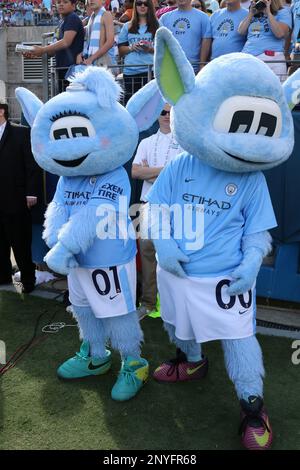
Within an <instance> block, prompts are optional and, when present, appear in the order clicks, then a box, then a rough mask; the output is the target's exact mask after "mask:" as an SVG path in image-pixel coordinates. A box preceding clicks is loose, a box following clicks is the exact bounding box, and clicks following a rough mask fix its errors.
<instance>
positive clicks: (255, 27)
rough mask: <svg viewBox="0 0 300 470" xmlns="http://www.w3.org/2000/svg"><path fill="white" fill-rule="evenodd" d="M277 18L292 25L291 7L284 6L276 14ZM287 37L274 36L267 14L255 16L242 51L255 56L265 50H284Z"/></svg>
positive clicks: (289, 25)
mask: <svg viewBox="0 0 300 470" xmlns="http://www.w3.org/2000/svg"><path fill="white" fill-rule="evenodd" d="M274 17H275V20H276V21H279V22H280V23H285V24H287V25H288V27H289V28H291V27H292V15H291V12H290V10H289V9H287V8H282V9H281V10H278V12H277V14H276V15H274ZM284 43H285V38H282V39H279V38H276V36H274V34H273V32H272V30H271V28H270V25H269V20H268V17H267V16H266V15H263V16H261V17H259V18H256V17H253V18H252V20H251V23H250V25H249V28H248V36H247V41H246V44H245V46H244V48H243V50H242V52H246V53H247V54H252V55H254V56H257V55H260V54H264V52H265V51H273V52H284Z"/></svg>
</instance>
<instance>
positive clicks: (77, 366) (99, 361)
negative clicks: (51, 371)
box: [57, 341, 111, 380]
mask: <svg viewBox="0 0 300 470" xmlns="http://www.w3.org/2000/svg"><path fill="white" fill-rule="evenodd" d="M89 354H90V344H89V342H88V341H84V342H83V343H82V345H81V348H80V352H77V353H76V356H74V357H71V358H70V359H68V360H67V361H66V362H64V363H63V364H62V365H61V366H60V367H59V368H58V369H57V375H58V377H59V378H60V379H66V380H72V379H80V378H82V377H89V376H91V375H102V374H105V373H106V372H107V371H108V370H109V369H110V368H111V352H110V351H109V350H108V349H106V357H104V358H103V357H91V356H90V355H89Z"/></svg>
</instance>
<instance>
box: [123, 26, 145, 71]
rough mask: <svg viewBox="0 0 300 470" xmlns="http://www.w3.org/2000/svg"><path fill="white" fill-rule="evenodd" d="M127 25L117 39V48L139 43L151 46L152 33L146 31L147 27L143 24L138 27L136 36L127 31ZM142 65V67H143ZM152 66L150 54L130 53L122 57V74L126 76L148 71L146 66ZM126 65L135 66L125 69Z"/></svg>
mask: <svg viewBox="0 0 300 470" xmlns="http://www.w3.org/2000/svg"><path fill="white" fill-rule="evenodd" d="M128 26H129V23H125V24H124V26H123V28H122V29H121V32H120V34H119V37H118V45H119V46H132V45H133V44H136V43H138V42H140V41H142V40H143V41H149V42H151V43H152V44H153V36H152V33H149V32H148V31H147V25H145V24H143V25H141V26H140V27H139V32H138V34H135V33H130V32H129V31H128ZM143 64H144V65H143ZM149 64H153V54H150V52H142V51H141V52H138V51H132V52H130V53H129V54H126V55H125V57H124V65H125V67H124V73H125V74H126V75H134V74H137V73H144V72H147V71H148V67H147V65H149ZM126 65H136V67H126Z"/></svg>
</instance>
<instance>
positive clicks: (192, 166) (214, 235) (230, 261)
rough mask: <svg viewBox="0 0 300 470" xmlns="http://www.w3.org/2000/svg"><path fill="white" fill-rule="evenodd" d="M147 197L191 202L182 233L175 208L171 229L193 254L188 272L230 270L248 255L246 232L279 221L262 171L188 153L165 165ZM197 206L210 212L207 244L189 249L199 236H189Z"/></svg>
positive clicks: (165, 201) (213, 273)
mask: <svg viewBox="0 0 300 470" xmlns="http://www.w3.org/2000/svg"><path fill="white" fill-rule="evenodd" d="M146 199H147V200H148V201H149V202H150V203H153V204H168V205H170V206H172V205H173V204H179V205H180V206H181V207H182V208H183V207H184V206H186V207H185V211H186V213H185V217H184V216H182V217H183V230H182V232H183V234H182V236H181V238H179V236H176V235H174V230H175V229H176V227H174V220H175V216H173V215H172V212H171V235H172V236H173V238H174V239H175V240H176V241H177V243H178V246H179V248H180V249H181V250H182V251H183V252H184V253H185V254H186V255H187V256H188V257H189V259H190V261H189V263H183V264H182V266H183V269H184V270H185V272H186V273H187V275H188V276H195V277H203V276H204V277H213V276H218V275H223V274H227V275H228V274H230V273H231V272H232V271H233V270H234V269H235V268H236V267H237V266H238V265H239V264H240V263H241V261H242V251H241V240H242V237H243V236H245V235H251V234H254V233H258V232H261V231H264V230H268V229H270V228H273V227H276V219H275V216H274V212H273V207H272V203H271V200H270V196H269V191H268V187H267V184H266V181H265V177H264V175H263V174H262V173H261V172H255V173H243V174H241V173H230V172H228V173H227V172H225V171H220V170H216V169H214V168H212V167H210V166H208V165H207V164H204V163H202V162H201V161H200V160H199V159H198V158H196V157H194V156H191V155H188V154H187V153H183V154H181V155H179V156H178V157H176V158H175V159H173V160H172V161H171V162H170V163H169V164H168V165H167V166H166V167H165V168H164V170H163V171H162V172H161V173H160V175H159V177H158V179H157V180H156V182H155V183H154V185H153V187H152V188H151V190H150V192H149V193H148V195H147V197H146ZM197 205H198V206H197ZM199 205H201V206H199ZM197 211H198V213H199V212H200V213H204V245H203V248H200V249H198V250H196V251H193V250H188V249H187V247H186V244H187V243H191V242H193V241H195V239H196V237H199V233H198V234H197V235H195V234H194V237H193V238H189V239H188V238H187V237H188V236H189V232H188V225H189V224H190V223H191V220H192V226H193V227H195V214H197ZM190 214H192V216H191V215H190ZM177 217H178V215H177ZM190 217H192V218H190ZM177 230H178V227H177ZM177 235H178V234H177Z"/></svg>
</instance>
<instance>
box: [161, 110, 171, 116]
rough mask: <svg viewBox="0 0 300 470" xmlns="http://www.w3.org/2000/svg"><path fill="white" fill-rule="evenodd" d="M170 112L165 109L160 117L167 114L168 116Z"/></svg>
mask: <svg viewBox="0 0 300 470" xmlns="http://www.w3.org/2000/svg"><path fill="white" fill-rule="evenodd" d="M170 112H171V111H166V110H165V109H163V110H162V112H161V113H160V115H161V116H166V115H167V114H169V115H170Z"/></svg>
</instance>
